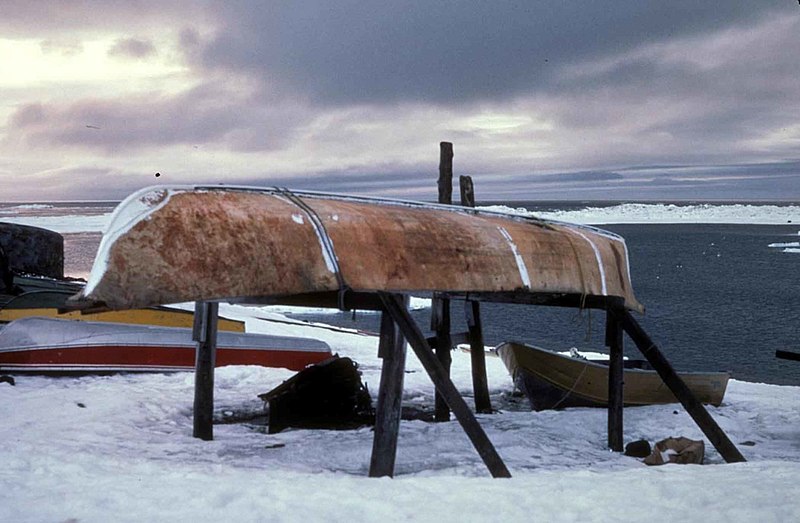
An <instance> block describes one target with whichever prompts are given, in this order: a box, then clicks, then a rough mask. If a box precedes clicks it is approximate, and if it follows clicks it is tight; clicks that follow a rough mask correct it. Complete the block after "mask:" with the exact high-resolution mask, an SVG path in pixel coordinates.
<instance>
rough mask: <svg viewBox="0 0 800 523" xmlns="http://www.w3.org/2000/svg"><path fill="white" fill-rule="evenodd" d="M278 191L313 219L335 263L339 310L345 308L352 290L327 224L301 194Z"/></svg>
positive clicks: (313, 224) (327, 251)
mask: <svg viewBox="0 0 800 523" xmlns="http://www.w3.org/2000/svg"><path fill="white" fill-rule="evenodd" d="M276 190H277V193H278V194H279V195H281V196H283V197H284V198H286V199H287V200H289V201H290V202H292V203H293V204H295V205H296V206H297V207H299V208H300V210H302V211H303V212H304V213H305V214H306V216H308V219H309V220H310V221H311V225H312V227H314V230H315V231H316V233H317V236H318V237H319V239H320V243H321V244H322V248H323V250H324V251H325V254H326V255H327V258H328V259H329V260H330V262H331V264H332V265H333V272H334V274H335V275H336V282H337V283H338V285H339V294H338V305H339V310H345V307H344V298H345V294H346V293H347V291H349V290H350V286H349V285H347V282H345V280H344V276H342V270H341V267H339V257H338V256H336V250H335V249H334V248H333V241H331V237H330V236H329V235H328V231H327V229H325V224H324V223H322V219H321V218H320V217H319V214H317V211H315V210H314V209H312V208H311V207H310V206H309V205H308V204H307V203H306V202H304V201H303V200H302V199H301V198H300V197H299V196H297V195H296V194H294V193H293V192H292V191H290V190H289V189H287V188H285V187H278V188H276Z"/></svg>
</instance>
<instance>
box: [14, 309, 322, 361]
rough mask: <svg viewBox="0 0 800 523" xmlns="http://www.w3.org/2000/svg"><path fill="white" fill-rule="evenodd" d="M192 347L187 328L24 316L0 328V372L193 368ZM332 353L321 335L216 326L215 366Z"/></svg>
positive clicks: (312, 357) (304, 358)
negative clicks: (219, 328) (241, 330)
mask: <svg viewBox="0 0 800 523" xmlns="http://www.w3.org/2000/svg"><path fill="white" fill-rule="evenodd" d="M195 350H196V344H195V342H194V341H192V332H191V329H182V328H170V327H151V326H142V325H122V324H113V323H100V322H85V321H73V320H58V319H51V318H24V319H21V320H16V321H13V322H11V323H9V324H8V325H6V326H5V327H3V328H2V330H0V372H34V373H87V372H88V373H93V372H167V371H183V370H194V365H195ZM330 356H331V350H330V347H329V346H328V345H327V344H326V343H324V342H322V341H319V340H314V339H309V338H295V337H285V336H271V335H264V334H240V333H232V332H220V333H219V334H218V340H217V353H216V366H217V367H221V366H226V365H260V366H263V367H284V368H288V369H291V370H301V369H303V368H304V367H305V366H306V365H310V364H313V363H318V362H320V361H323V360H325V359H327V358H329V357H330Z"/></svg>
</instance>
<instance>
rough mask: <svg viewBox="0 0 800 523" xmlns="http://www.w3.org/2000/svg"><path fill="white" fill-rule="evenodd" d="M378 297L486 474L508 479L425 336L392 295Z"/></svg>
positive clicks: (490, 445) (498, 457)
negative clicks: (486, 470)
mask: <svg viewBox="0 0 800 523" xmlns="http://www.w3.org/2000/svg"><path fill="white" fill-rule="evenodd" d="M380 296H381V300H383V303H384V305H385V306H386V310H387V312H388V313H389V314H390V315H391V316H392V319H393V320H394V321H395V323H396V324H397V326H398V327H399V328H400V332H402V333H403V336H405V338H406V339H407V340H408V343H409V345H411V348H412V349H413V350H414V353H415V354H416V355H417V358H419V360H420V362H421V363H422V366H423V367H424V368H425V371H426V372H427V373H428V376H430V378H431V381H433V383H434V385H436V388H437V390H439V391H440V392H441V394H442V397H444V399H445V401H447V404H448V406H449V407H450V408H451V409H452V410H453V414H455V416H456V419H457V420H458V422H459V423H460V424H461V427H462V428H463V429H464V432H466V434H467V437H469V439H470V441H471V442H472V445H473V446H474V447H475V449H476V450H477V451H478V454H479V455H480V456H481V459H482V460H483V462H484V463H485V464H486V467H487V468H488V469H489V472H490V473H491V474H492V476H493V477H495V478H510V477H511V473H510V472H509V471H508V468H507V467H506V465H505V463H503V459H502V458H501V457H500V455H499V454H498V453H497V450H496V449H495V448H494V445H492V442H491V441H490V440H489V438H488V436H486V433H485V432H484V430H483V428H482V427H481V426H480V424H479V423H478V420H476V419H475V416H474V415H473V414H472V411H470V410H469V407H468V406H467V404H466V402H465V401H464V398H462V397H461V395H460V394H459V393H458V390H457V389H456V387H455V385H453V382H452V381H450V377H449V376H448V375H447V372H446V371H445V369H444V368H443V367H442V366H441V364H440V363H439V360H438V359H437V358H436V356H435V355H434V354H433V350H431V348H430V347H429V346H428V344H427V343H426V342H425V336H424V335H423V334H422V332H421V331H420V330H419V327H418V326H417V324H416V323H414V320H413V318H411V316H410V315H409V313H408V310H406V309H405V307H403V302H402V300H401V299H400V298H398V297H397V296H396V295H393V294H387V293H380Z"/></svg>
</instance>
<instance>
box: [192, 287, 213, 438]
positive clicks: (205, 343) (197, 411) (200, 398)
mask: <svg viewBox="0 0 800 523" xmlns="http://www.w3.org/2000/svg"><path fill="white" fill-rule="evenodd" d="M218 313H219V304H218V303H211V302H197V303H196V304H195V309H194V314H195V324H194V329H193V337H194V340H195V341H196V342H197V353H196V354H197V356H196V359H195V371H194V430H193V433H192V435H193V436H194V437H195V438H200V439H202V440H206V441H210V440H212V439H214V425H213V415H214V365H215V363H216V353H217V318H218Z"/></svg>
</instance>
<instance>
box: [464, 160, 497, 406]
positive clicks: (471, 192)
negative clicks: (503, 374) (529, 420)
mask: <svg viewBox="0 0 800 523" xmlns="http://www.w3.org/2000/svg"><path fill="white" fill-rule="evenodd" d="M458 186H459V189H460V192H461V205H462V206H464V207H475V186H474V185H473V184H472V177H471V176H459V177H458ZM464 312H465V314H466V316H467V327H468V328H469V349H470V358H471V361H472V390H473V391H474V393H475V410H476V411H477V412H480V413H483V414H488V413H491V412H492V401H491V400H490V399H489V380H488V378H487V376H486V354H485V353H484V352H483V351H484V348H483V324H482V323H481V305H480V303H479V302H477V301H471V300H467V301H466V302H464Z"/></svg>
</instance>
